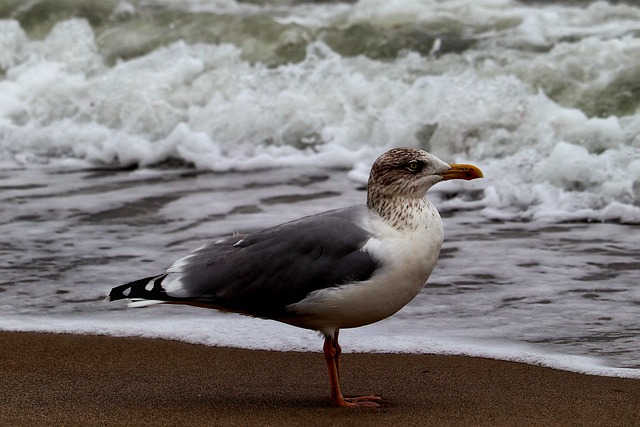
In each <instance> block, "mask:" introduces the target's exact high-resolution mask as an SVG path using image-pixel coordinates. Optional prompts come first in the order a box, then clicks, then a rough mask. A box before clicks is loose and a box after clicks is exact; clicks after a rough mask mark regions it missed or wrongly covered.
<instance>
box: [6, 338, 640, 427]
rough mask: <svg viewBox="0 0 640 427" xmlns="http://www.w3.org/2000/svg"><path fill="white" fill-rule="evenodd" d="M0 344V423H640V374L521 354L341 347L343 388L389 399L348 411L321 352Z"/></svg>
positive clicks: (105, 343) (162, 344) (104, 343)
mask: <svg viewBox="0 0 640 427" xmlns="http://www.w3.org/2000/svg"><path fill="white" fill-rule="evenodd" d="M0 343H1V344H0V369H1V372H0V425H1V426H35V425H42V426H44V425H46V426H49V425H65V426H72V425H88V426H90V425H133V426H140V425H154V426H157V425H174V426H196V425H225V426H226V425H238V426H245V425H272V426H284V425H301V426H307V425H312V426H313V425H324V426H331V425H353V426H369V425H381V426H382V425H384V426H389V425H394V426H406V425H416V426H428V425H496V426H503V425H512V426H516V425H518V426H519V425H589V426H595V425H608V426H638V425H640V380H634V379H616V378H606V377H595V376H588V375H580V374H574V373H569V372H562V371H556V370H553V369H547V368H540V367H536V366H529V365H523V364H519V363H510V362H500V361H495V360H486V359H476V358H470V357H455V356H430V355H406V354H402V355H397V354H349V353H344V354H343V356H344V357H343V359H342V362H343V363H342V370H343V372H342V383H343V384H342V385H343V390H344V392H345V395H347V396H348V395H355V394H370V393H376V394H381V395H382V396H383V397H384V398H385V399H387V400H388V402H389V404H388V406H386V407H384V408H380V409H358V410H353V409H343V408H333V407H331V406H329V403H328V393H329V387H328V380H327V376H326V373H325V366H324V359H323V357H322V355H321V354H320V353H316V354H313V353H279V352H270V351H248V350H236V349H227V348H211V347H204V346H197V345H190V344H183V343H178V342H171V341H162V340H149V339H135V338H112V337H101V336H81V335H57V334H36V333H12V332H0ZM321 345H322V343H321V340H320V339H319V340H318V351H320V348H321ZM343 345H344V347H345V349H346V350H347V351H348V343H347V342H345V343H343Z"/></svg>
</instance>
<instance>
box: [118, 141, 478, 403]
mask: <svg viewBox="0 0 640 427" xmlns="http://www.w3.org/2000/svg"><path fill="white" fill-rule="evenodd" d="M482 176H483V175H482V172H481V171H480V169H478V168H477V167H475V166H473V165H466V164H447V163H445V162H444V161H442V160H440V159H438V158H437V157H435V156H434V155H432V154H430V153H427V152H426V151H423V150H420V149H417V148H407V147H404V148H394V149H391V150H389V151H387V152H385V153H384V154H382V155H381V156H380V157H379V158H378V159H377V160H376V161H375V162H374V164H373V166H372V168H371V173H370V175H369V181H368V184H367V203H366V205H356V206H351V207H347V208H342V209H335V210H330V211H326V212H323V213H319V214H316V215H311V216H307V217H304V218H301V219H298V220H294V221H291V222H287V223H284V224H281V225H278V226H275V227H271V228H267V229H264V230H261V231H258V232H256V233H253V234H233V235H231V236H229V237H225V238H222V239H219V240H216V241H213V242H210V243H207V244H205V245H204V246H201V247H200V248H198V249H196V250H194V251H193V252H191V253H190V254H189V255H187V256H185V257H183V258H181V259H179V260H177V261H176V262H175V263H173V265H171V267H169V268H168V269H167V270H166V271H165V272H164V273H162V274H160V275H157V276H151V277H146V278H144V279H141V280H136V281H134V282H131V283H127V284H124V285H121V286H118V287H115V288H113V289H112V290H111V292H110V294H109V297H108V300H110V301H115V300H120V299H129V300H130V301H131V302H130V304H129V305H130V306H147V305H153V304H161V303H165V304H166V303H168V304H186V305H192V306H198V307H205V308H212V309H217V310H220V311H226V312H235V313H241V314H245V315H249V316H253V317H257V318H264V319H272V320H276V321H280V322H284V323H287V324H290V325H293V326H297V327H301V328H306V329H311V330H316V331H319V332H320V333H321V334H322V335H323V336H324V346H323V351H324V357H325V361H326V364H327V369H328V372H329V383H330V387H331V391H330V401H331V403H332V404H333V405H335V406H340V407H378V406H380V405H381V404H382V398H381V397H380V396H361V397H351V398H348V397H344V396H343V394H342V391H341V389H340V381H339V379H340V362H339V358H340V353H341V348H340V345H339V344H338V334H339V331H340V329H343V328H356V327H359V326H364V325H368V324H371V323H374V322H378V321H380V320H382V319H385V318H387V317H389V316H391V315H392V314H394V313H395V312H397V311H398V310H400V309H401V308H402V307H404V306H405V305H406V304H407V303H409V301H411V300H412V299H413V298H414V297H415V296H416V295H417V294H418V293H419V292H420V290H421V289H422V288H423V286H424V285H425V283H426V281H427V279H428V278H429V276H430V274H431V272H432V271H433V269H434V267H435V265H436V261H437V259H438V255H439V253H440V248H441V246H442V242H443V236H444V233H443V228H442V220H441V218H440V215H439V213H438V211H437V209H436V208H435V206H434V205H433V204H432V203H431V202H430V201H429V200H428V199H427V198H426V191H427V190H428V189H429V188H430V187H431V186H433V185H434V184H437V183H438V182H440V181H446V180H451V179H463V180H472V179H476V178H482Z"/></svg>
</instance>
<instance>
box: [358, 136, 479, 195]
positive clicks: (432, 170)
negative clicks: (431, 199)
mask: <svg viewBox="0 0 640 427" xmlns="http://www.w3.org/2000/svg"><path fill="white" fill-rule="evenodd" d="M482 176H483V175H482V172H481V171H480V169H478V168H477V167H475V166H473V165H465V164H448V163H446V162H443V161H442V160H440V159H439V158H437V157H436V156H434V155H433V154H431V153H427V152H426V151H424V150H420V149H418V148H411V147H401V148H393V149H391V150H389V151H387V152H386V153H384V154H383V155H381V156H380V157H378V159H377V160H376V161H375V162H374V163H373V166H372V167H371V173H370V174H369V183H368V198H369V203H371V201H372V200H371V199H372V198H378V197H382V198H403V199H413V198H423V197H424V195H425V193H426V192H427V190H428V189H429V188H431V187H432V186H433V185H434V184H437V183H438V182H440V181H446V180H450V179H464V180H472V179H476V178H482Z"/></svg>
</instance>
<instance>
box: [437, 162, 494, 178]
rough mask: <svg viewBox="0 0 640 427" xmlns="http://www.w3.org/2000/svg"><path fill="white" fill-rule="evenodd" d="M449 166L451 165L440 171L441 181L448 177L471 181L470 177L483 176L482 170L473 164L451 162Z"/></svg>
mask: <svg viewBox="0 0 640 427" xmlns="http://www.w3.org/2000/svg"><path fill="white" fill-rule="evenodd" d="M449 166H451V169H448V170H446V171H444V172H442V173H440V175H441V176H442V180H443V181H446V180H449V179H466V180H467V181H471V180H472V179H476V178H483V177H484V175H482V171H481V170H480V169H478V168H477V167H475V166H473V165H464V164H452V165H449Z"/></svg>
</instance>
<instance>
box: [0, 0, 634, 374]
mask: <svg viewBox="0 0 640 427" xmlns="http://www.w3.org/2000/svg"><path fill="white" fill-rule="evenodd" d="M639 35H640V7H638V5H637V2H625V3H619V2H612V3H607V2H602V1H599V2H571V1H569V2H513V1H508V0H456V1H446V2H435V1H406V0H402V1H390V0H360V1H357V2H305V1H298V0H292V1H287V0H284V1H280V0H277V1H251V2H237V1H234V0H180V1H176V0H155V1H152V0H129V1H121V0H97V1H92V2H85V1H82V0H78V1H76V0H73V1H65V2H59V1H55V0H33V1H29V2H22V1H14V0H0V202H1V205H0V232H1V233H2V234H1V236H2V238H0V265H1V266H2V269H3V277H2V279H0V328H3V329H24V330H50V331H71V332H81V333H106V334H118V335H144V336H157V337H166V338H172V339H183V340H187V341H190V342H200V343H205V344H210V345H231V346H245V347H250V348H271V347H276V348H279V349H305V350H314V351H315V350H317V349H318V348H319V347H318V339H317V337H316V336H315V334H313V333H310V332H308V331H301V330H297V329H294V328H291V327H288V326H285V325H279V324H277V323H275V322H268V321H257V320H253V319H248V318H243V317H239V316H235V315H223V314H219V313H216V312H213V311H203V310H198V309H189V308H185V307H182V308H180V309H176V308H175V307H155V308H153V309H146V310H126V309H125V308H124V307H123V306H122V305H121V304H117V303H114V304H106V303H104V302H103V301H102V299H103V297H104V295H105V294H106V292H107V291H108V290H109V289H110V287H111V286H114V285H117V284H120V283H122V282H125V281H128V280H133V279H136V278H138V277H141V276H143V275H148V274H155V273H157V272H160V271H163V270H164V268H166V267H167V266H168V265H170V264H171V262H173V260H175V259H176V258H178V257H181V256H182V255H184V254H185V253H187V252H188V251H189V250H191V249H193V248H195V247H197V246H198V245H199V244H201V243H202V242H203V241H205V240H207V239H210V238H215V237H218V236H221V235H224V234H227V233H229V232H232V231H251V230H255V229H258V228H261V227H265V226H270V225H275V224H278V223H280V222H282V221H285V220H288V219H293V218H297V217H299V216H302V215H306V214H311V213H316V212H319V211H322V210H325V209H328V208H334V207H340V206H345V205H349V204H353V203H361V202H362V201H363V200H364V192H363V191H362V187H363V185H364V183H366V177H367V174H368V172H369V167H370V165H371V163H372V162H373V160H374V159H375V158H376V157H377V156H378V155H379V154H381V153H382V152H383V151H385V150H386V149H387V148H389V147H393V146H404V145H408V146H415V147H421V148H424V149H427V150H429V151H431V152H433V153H434V154H436V155H438V156H439V157H441V158H442V159H444V160H446V161H448V162H468V163H473V164H477V165H478V166H479V167H481V168H482V170H483V171H484V172H485V176H486V178H485V179H484V180H477V181H473V182H471V183H452V182H449V183H443V184H439V185H438V186H437V187H436V188H434V189H433V190H434V191H432V192H430V194H431V197H432V198H433V199H434V200H435V202H436V204H437V205H438V207H439V208H440V210H441V212H443V216H444V220H445V228H446V233H447V240H446V243H445V247H444V250H443V253H442V257H441V260H440V263H439V265H438V267H437V269H436V271H435V272H434V274H433V276H432V278H431V280H430V282H429V283H428V284H427V286H426V287H425V289H424V290H423V292H422V293H421V294H420V295H419V296H418V297H417V298H416V300H415V301H413V302H412V304H410V305H409V306H408V307H406V308H405V309H404V310H402V311H401V312H400V313H398V314H397V315H396V316H394V317H392V318H391V319H389V320H387V321H384V322H381V323H379V324H376V325H372V326H369V327H365V328H360V329H357V330H354V331H344V332H343V335H342V336H343V337H344V340H345V344H347V342H348V343H349V344H348V345H345V348H348V349H351V350H355V351H419V352H423V351H433V352H440V353H447V352H454V353H462V354H473V355H479V356H489V357H499V358H508V359H514V360H522V361H526V362H528V363H543V364H547V365H551V366H555V367H559V368H563V369H572V370H577V371H581V372H591V373H598V374H606V375H625V376H636V377H637V376H638V375H639V374H638V372H639V369H640V365H639V363H640V362H639V361H640V342H639V340H640V338H639V336H640V330H639V326H638V325H639V324H640V323H639V322H638V318H640V290H639V289H640V288H639V285H638V283H639V282H640V280H639V279H640V273H639V272H638V271H639V268H638V267H640V265H639V264H638V259H637V258H638V257H637V252H638V243H637V237H636V234H637V232H638V227H637V226H634V225H632V224H640V136H639V135H640V110H639V107H640V91H639V89H638V84H637V82H638V78H639V77H638V76H639V73H638V70H640V37H639ZM602 221H609V222H612V223H603V222H602ZM274 339H277V340H276V341H274ZM607 367H613V368H614V369H609V368H607Z"/></svg>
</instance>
